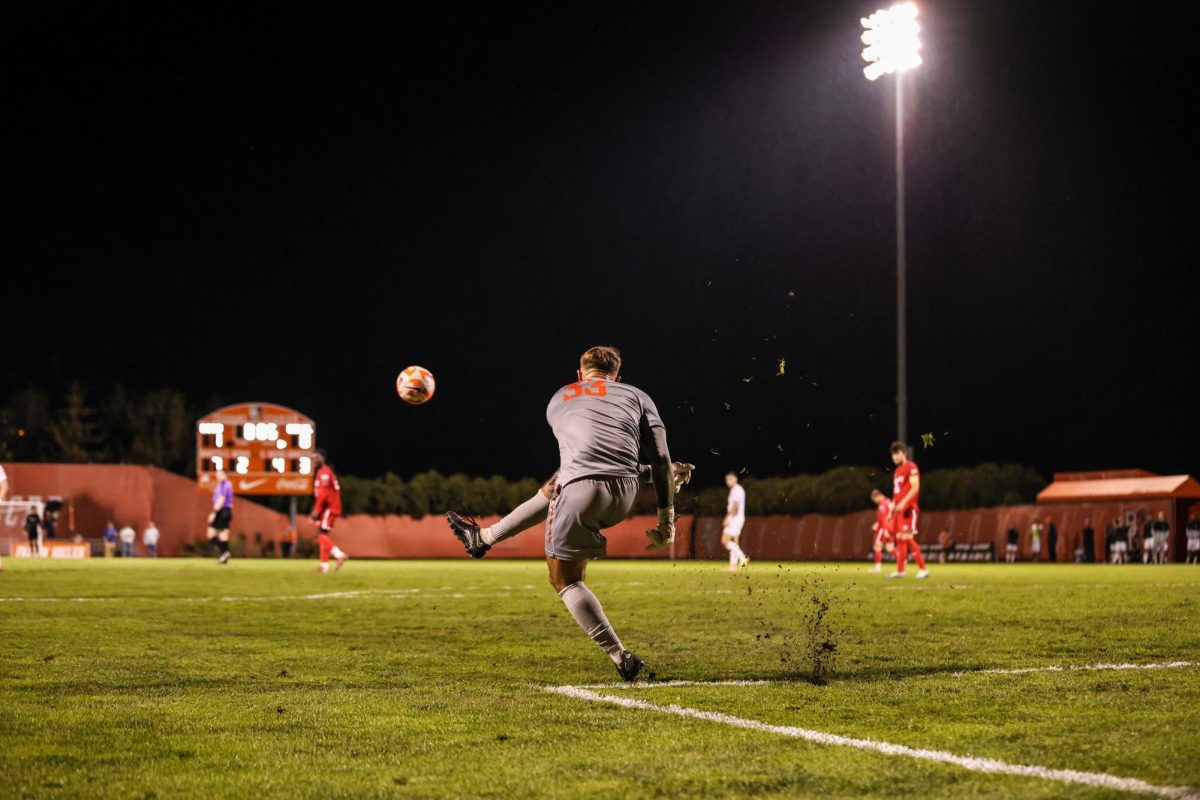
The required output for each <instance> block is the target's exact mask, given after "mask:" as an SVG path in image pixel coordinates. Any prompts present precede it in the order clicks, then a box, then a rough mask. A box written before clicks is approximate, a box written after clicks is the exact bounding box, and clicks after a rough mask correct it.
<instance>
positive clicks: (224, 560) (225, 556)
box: [217, 550, 229, 564]
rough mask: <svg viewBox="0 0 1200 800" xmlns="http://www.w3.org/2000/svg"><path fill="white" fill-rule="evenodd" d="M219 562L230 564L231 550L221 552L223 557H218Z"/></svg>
mask: <svg viewBox="0 0 1200 800" xmlns="http://www.w3.org/2000/svg"><path fill="white" fill-rule="evenodd" d="M217 563H218V564H228V563H229V551H228V550H226V551H225V552H224V553H221V557H220V558H218V559H217Z"/></svg>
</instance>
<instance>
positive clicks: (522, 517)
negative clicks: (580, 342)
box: [446, 347, 691, 681]
mask: <svg viewBox="0 0 1200 800" xmlns="http://www.w3.org/2000/svg"><path fill="white" fill-rule="evenodd" d="M620 369H621V354H620V353H619V352H618V351H617V349H616V348H614V347H593V348H591V349H590V350H588V351H587V352H585V353H584V354H583V356H582V357H581V358H580V364H579V371H578V372H577V373H576V375H577V377H578V379H579V380H578V381H576V382H575V383H572V384H568V385H567V386H564V387H563V388H562V389H560V390H558V391H557V392H556V393H555V394H554V396H553V397H552V398H551V400H550V404H549V406H548V407H547V408H546V419H547V421H548V422H549V423H550V427H551V429H552V430H553V431H554V436H555V438H556V439H557V440H558V448H559V468H558V472H556V473H555V476H554V477H553V478H552V479H551V480H550V481H548V482H547V483H546V485H545V486H543V487H542V489H541V490H539V491H538V492H537V493H536V494H535V495H534V496H533V497H531V498H530V499H529V500H527V501H525V502H524V503H522V504H521V506H519V507H518V508H517V509H516V510H514V511H513V513H511V514H509V515H508V516H507V517H505V518H504V519H503V520H501V521H500V522H498V523H497V524H496V525H494V526H492V527H491V528H489V529H487V530H486V531H482V530H480V528H479V525H477V524H476V523H475V522H474V521H473V520H466V519H463V518H462V517H460V516H459V515H458V514H455V513H454V512H453V511H450V512H447V514H446V517H447V519H448V520H449V522H450V528H451V530H452V531H453V532H454V535H455V536H456V537H457V538H458V540H459V541H460V542H462V544H463V546H464V547H465V548H466V550H467V552H468V553H470V554H471V555H472V556H474V557H475V558H480V557H482V556H483V555H484V554H485V553H486V552H487V551H488V550H489V549H490V548H491V546H492V545H493V544H495V543H496V542H498V541H501V540H502V539H506V538H508V537H510V536H515V535H516V534H518V533H520V532H521V531H522V530H525V529H527V528H529V527H530V526H532V525H534V524H536V523H537V522H539V521H541V519H543V518H545V519H547V522H546V565H547V567H548V568H549V570H550V583H551V585H553V586H554V588H555V589H556V590H557V591H558V594H559V597H561V598H562V601H563V603H564V604H565V605H566V607H567V610H568V611H570V613H571V616H572V617H574V618H575V621H576V622H578V623H579V626H580V627H581V628H583V630H584V631H585V632H586V633H587V634H588V636H590V637H591V638H592V640H593V641H595V642H596V644H598V645H599V646H600V647H601V649H603V650H604V651H605V652H606V653H607V654H608V656H609V658H611V659H612V661H613V663H614V664H615V665H616V668H617V672H618V673H619V674H620V676H621V677H622V678H624V679H625V680H627V681H632V680H635V679H636V678H637V675H638V673H639V672H640V671H641V669H642V664H643V661H642V659H641V657H640V656H638V655H636V654H635V653H632V652H630V651H629V650H627V649H625V647H624V646H623V645H622V644H621V640H620V638H618V636H617V634H616V632H615V631H614V630H613V627H612V625H611V624H610V623H609V621H608V618H607V617H606V616H605V615H604V610H603V608H601V606H600V601H599V600H598V599H597V598H596V596H595V595H594V594H592V592H591V590H590V589H588V587H587V585H586V584H585V583H584V572H585V570H586V568H587V562H588V560H589V559H593V558H599V557H602V556H604V555H605V540H604V536H603V535H602V534H601V531H602V530H603V529H604V528H608V527H611V526H613V525H616V524H617V523H618V522H620V521H622V520H623V519H625V518H626V517H627V516H628V515H629V512H630V510H631V509H632V507H633V501H634V498H635V497H636V495H637V491H638V488H639V485H640V483H641V480H642V475H643V474H644V470H645V469H646V468H644V467H642V466H640V465H639V463H638V461H639V455H640V453H641V452H642V451H643V450H644V451H645V452H646V453H647V456H648V460H649V461H650V464H649V467H648V470H649V476H650V480H651V482H652V483H653V484H654V492H655V496H656V498H657V501H658V525H657V527H656V528H655V529H654V530H651V531H647V533H646V535H647V537H648V538H649V539H650V545H649V547H648V548H647V549H652V550H653V549H661V548H664V547H666V546H668V545H669V544H671V542H673V541H674V539H675V506H674V502H675V489H676V483H677V482H679V483H683V482H686V480H687V479H688V478H689V477H690V474H691V467H690V465H680V466H681V470H680V471H681V473H682V474H681V475H680V476H676V475H675V470H674V467H673V465H672V463H671V456H670V453H669V451H668V450H667V435H666V428H665V426H664V425H663V422H662V419H661V417H659V415H658V409H657V408H656V407H655V405H654V401H653V400H651V399H650V397H649V396H648V395H647V394H646V393H645V392H643V391H641V390H640V389H637V388H634V387H633V386H630V385H628V384H624V383H621V378H620Z"/></svg>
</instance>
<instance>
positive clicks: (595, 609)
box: [558, 581, 625, 664]
mask: <svg viewBox="0 0 1200 800" xmlns="http://www.w3.org/2000/svg"><path fill="white" fill-rule="evenodd" d="M558 596H559V597H561V598H562V601H563V603H564V604H565V605H566V607H567V611H570V612H571V616H572V617H574V618H575V621H576V622H578V623H579V627H581V628H583V630H584V631H585V632H586V633H587V635H588V636H590V637H592V641H593V642H595V643H596V644H598V645H600V649H601V650H603V651H604V652H606V653H608V657H609V658H611V659H612V660H613V663H614V664H615V663H618V662H619V661H620V660H621V651H622V650H624V649H625V648H624V647H622V646H621V640H620V639H619V638H617V632H616V631H614V630H613V627H612V625H611V624H610V623H609V621H608V617H606V616H604V609H603V608H601V607H600V601H599V600H598V599H597V598H596V595H594V594H592V590H591V589H589V588H588V587H587V586H585V585H584V584H583V581H580V582H579V583H572V584H571V585H570V586H568V587H567V588H565V589H563V590H562V591H561V592H559V593H558Z"/></svg>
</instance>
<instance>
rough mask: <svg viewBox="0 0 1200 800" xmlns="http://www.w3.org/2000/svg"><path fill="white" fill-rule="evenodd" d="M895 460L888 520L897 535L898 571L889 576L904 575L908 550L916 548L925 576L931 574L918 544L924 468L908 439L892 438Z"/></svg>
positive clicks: (921, 573)
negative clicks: (912, 454)
mask: <svg viewBox="0 0 1200 800" xmlns="http://www.w3.org/2000/svg"><path fill="white" fill-rule="evenodd" d="M892 463H893V464H895V465H896V471H895V472H894V473H892V510H891V511H890V512H889V513H888V520H889V521H890V522H891V523H892V532H893V535H894V536H895V537H896V571H895V572H893V573H892V574H891V575H888V577H889V578H903V577H904V565H905V562H907V561H908V551H909V550H912V554H913V558H914V559H915V560H916V562H917V577H918V578H925V577H928V576H929V570H927V569H925V556H923V555H921V545H919V544H917V513H918V511H919V509H918V508H917V498H918V497H919V496H920V494H921V470H919V469H917V463H916V462H915V461H909V459H908V445H906V444H905V443H904V442H892Z"/></svg>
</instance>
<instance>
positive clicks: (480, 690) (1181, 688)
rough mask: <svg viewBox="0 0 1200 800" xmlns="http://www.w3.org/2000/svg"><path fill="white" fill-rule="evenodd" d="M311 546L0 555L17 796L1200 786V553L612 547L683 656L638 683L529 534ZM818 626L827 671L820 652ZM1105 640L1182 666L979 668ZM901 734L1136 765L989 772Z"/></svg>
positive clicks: (1103, 661) (627, 583) (650, 657)
mask: <svg viewBox="0 0 1200 800" xmlns="http://www.w3.org/2000/svg"><path fill="white" fill-rule="evenodd" d="M314 564H315V562H313V561H286V562H285V561H279V560H261V561H251V560H243V561H234V562H233V563H232V564H230V565H229V566H227V567H218V566H217V565H216V564H215V563H214V562H213V561H211V560H191V559H180V560H159V561H148V560H135V561H131V562H130V561H121V560H115V561H103V560H97V561H92V562H58V563H52V562H25V561H17V560H15V559H6V560H5V562H4V567H5V571H4V572H3V573H0V775H3V786H4V789H3V790H2V791H0V796H4V797H10V796H11V797H30V798H42V797H46V798H63V797H122V798H129V797H133V798H154V797H160V798H168V797H237V798H265V797H312V798H331V797H396V798H410V797H447V796H448V797H514V796H521V797H525V796H537V797H571V798H577V797H588V796H597V797H600V796H603V797H654V796H662V797H686V796H695V797H699V796H705V797H714V796H718V797H719V796H728V797H744V796H756V797H795V796H821V797H862V796H867V795H870V796H892V797H895V796H921V797H930V796H932V797H962V796H973V797H1014V796H1020V797H1064V796H1070V797H1119V796H1121V797H1129V796H1134V795H1133V794H1131V793H1130V792H1129V791H1126V790H1129V789H1136V788H1137V786H1139V785H1141V784H1135V783H1132V782H1135V781H1139V782H1142V784H1144V785H1146V786H1149V787H1150V790H1149V791H1148V793H1149V794H1151V795H1158V796H1179V797H1186V796H1194V795H1193V791H1194V790H1195V789H1197V788H1198V787H1200V710H1198V709H1200V663H1197V662H1200V568H1197V567H1189V566H1186V565H1170V566H1163V567H1153V566H1151V567H1145V566H1141V565H1134V566H1124V567H1112V566H1108V565H1088V566H1080V565H1074V564H1070V565H1004V564H999V565H937V564H934V565H931V569H932V572H933V575H932V576H931V578H930V579H929V580H927V581H921V582H918V581H914V580H913V579H912V577H911V576H910V577H909V578H907V579H905V581H902V582H901V581H885V580H883V579H881V578H880V577H879V576H877V575H869V574H867V572H866V565H865V564H783V565H777V564H762V563H757V562H756V563H754V564H752V565H751V567H750V568H749V569H748V570H746V571H744V572H742V573H740V574H738V575H730V574H728V573H727V572H725V571H724V569H723V565H722V564H720V563H695V562H680V563H676V564H670V563H661V562H659V563H648V562H619V561H617V562H607V563H605V562H599V563H596V564H594V565H593V566H592V567H591V568H590V570H589V576H588V584H589V585H590V586H591V587H592V588H593V589H594V590H595V592H596V594H597V595H598V596H599V597H600V599H601V601H602V602H603V603H604V606H605V610H606V611H607V612H608V615H609V617H610V619H612V621H613V623H614V625H615V627H616V629H617V631H618V633H619V634H620V635H621V637H622V639H623V640H624V642H625V644H626V646H628V647H630V648H631V649H633V650H635V651H637V652H639V653H641V654H642V655H644V656H645V657H646V660H647V664H648V668H649V669H651V670H653V671H654V673H655V677H656V680H657V681H660V682H665V681H677V682H679V683H677V684H674V685H661V686H655V687H652V688H646V687H641V688H629V687H616V686H614V685H612V684H613V682H614V681H615V680H616V677H617V676H616V672H615V671H614V670H613V669H612V666H611V664H610V662H609V661H608V660H607V658H606V657H605V656H604V655H603V654H602V653H601V652H600V650H599V649H598V648H596V646H595V645H593V644H592V643H591V642H590V641H588V640H587V639H586V638H585V637H584V636H583V634H582V632H581V631H580V630H579V629H578V628H577V627H576V626H575V623H574V622H573V621H572V620H571V618H570V617H569V615H568V614H567V613H566V611H565V609H564V608H563V607H562V605H561V602H560V601H559V600H558V598H557V597H556V596H555V593H554V591H553V590H552V589H551V588H550V586H549V584H548V582H547V580H546V569H545V566H544V565H543V564H542V563H540V562H512V561H496V562H489V561H487V560H486V559H485V560H484V561H482V562H463V561H407V562H358V561H351V562H349V563H348V564H347V565H346V567H345V569H344V570H343V571H342V572H341V573H338V574H330V575H319V574H316V573H314V572H312V571H311V569H312V567H313V566H314ZM823 609H828V611H827V613H825V614H824V615H823V616H822V617H821V618H820V620H819V621H818V618H817V612H818V610H823ZM822 645H823V646H822ZM813 653H817V654H820V655H821V658H822V660H821V662H820V666H821V667H822V668H828V669H830V672H829V680H828V683H826V684H825V685H816V684H814V683H813V682H812V681H811V680H810V678H811V676H812V674H813V663H814V661H813ZM830 655H832V656H833V658H832V661H830V660H829V658H828V657H829V656H830ZM1180 662H1185V663H1180ZM1113 664H1128V665H1150V664H1172V666H1169V667H1163V668H1159V669H1124V670H1113V669H1107V668H1105V669H1095V670H1072V669H1065V670H1062V671H1037V672H1018V673H1016V674H1012V673H1006V672H1002V671H1001V672H984V670H1019V669H1023V668H1044V667H1080V666H1087V665H1113ZM715 681H725V682H738V683H742V682H749V683H748V684H747V685H728V684H721V683H717V684H713V683H712V682H715ZM692 682H698V683H692ZM564 686H565V687H596V688H591V689H586V688H585V689H583V690H582V691H584V692H585V693H586V692H591V693H592V694H598V695H600V696H602V697H605V698H617V699H621V698H625V699H627V700H629V701H631V702H627V703H625V704H624V705H619V704H617V703H615V702H612V701H611V700H605V699H601V700H600V701H596V700H594V699H591V698H588V697H586V696H584V695H581V694H579V693H578V692H576V693H575V694H571V693H570V692H564V691H563V689H562V688H561V687H564ZM651 706H652V707H653V708H650V707H651ZM671 708H674V709H677V710H678V709H683V710H684V711H686V712H687V713H686V714H679V713H677V712H676V711H670V710H666V711H664V710H662V709H671ZM730 719H733V720H741V721H743V722H747V723H751V724H747V725H743V726H740V727H739V726H738V725H735V724H730V723H729V722H728V721H727V720H730ZM786 731H804V732H808V733H816V734H819V736H817V737H815V738H814V737H809V738H804V737H797V736H794V735H791V734H789V733H786ZM826 735H832V737H843V739H845V740H853V741H858V742H861V741H867V740H869V741H870V742H873V743H888V744H889V745H896V746H898V749H894V750H895V751H894V752H893V751H888V750H886V748H884V749H883V750H881V749H878V748H877V749H862V748H860V747H858V746H849V745H845V744H844V743H839V742H841V740H840V739H836V738H830V737H827V736H826ZM821 737H825V738H821ZM904 748H910V749H925V750H929V751H935V752H938V753H945V754H954V755H955V756H972V757H974V758H976V759H985V760H992V761H997V762H1003V763H1004V764H1010V765H1033V766H1036V767H1038V768H1040V769H1042V770H1044V771H1046V772H1050V771H1054V770H1060V771H1062V770H1072V771H1080V772H1087V773H1099V774H1103V775H1108V776H1112V777H1114V778H1117V779H1127V780H1128V781H1130V783H1127V784H1121V785H1120V787H1119V788H1102V787H1097V786H1090V785H1085V784H1081V783H1064V782H1062V781H1061V780H1055V779H1052V778H1048V777H1043V776H1039V775H1038V774H1028V775H1010V774H990V773H987V772H979V771H973V770H972V769H969V768H966V767H964V766H961V765H959V764H957V763H938V762H935V761H928V760H921V759H918V758H913V757H911V755H908V754H906V752H905V751H904ZM1187 787H1191V789H1190V790H1189V789H1188V788H1187Z"/></svg>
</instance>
